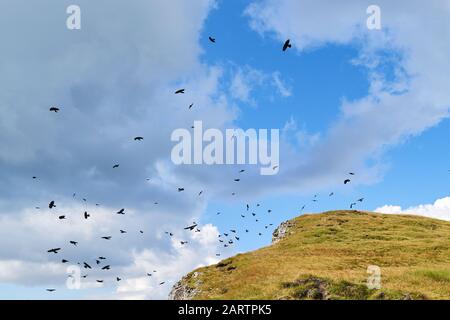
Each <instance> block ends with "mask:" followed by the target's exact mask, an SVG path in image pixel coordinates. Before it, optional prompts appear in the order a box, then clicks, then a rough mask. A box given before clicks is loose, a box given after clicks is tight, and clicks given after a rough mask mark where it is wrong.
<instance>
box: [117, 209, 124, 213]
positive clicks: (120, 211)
mask: <svg viewBox="0 0 450 320" xmlns="http://www.w3.org/2000/svg"><path fill="white" fill-rule="evenodd" d="M117 214H125V209H123V208H122V209H120V210H119V211H117Z"/></svg>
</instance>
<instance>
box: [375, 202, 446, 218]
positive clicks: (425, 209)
mask: <svg viewBox="0 0 450 320" xmlns="http://www.w3.org/2000/svg"><path fill="white" fill-rule="evenodd" d="M375 212H380V213H392V214H414V215H419V216H424V217H430V218H436V219H441V220H447V221H450V197H445V198H441V199H437V200H436V201H435V202H434V203H432V204H420V205H417V206H413V207H409V208H405V209H403V208H402V207H401V206H396V205H384V206H382V207H379V208H377V209H375Z"/></svg>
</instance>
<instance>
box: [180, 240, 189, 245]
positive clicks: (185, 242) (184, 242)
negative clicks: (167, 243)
mask: <svg viewBox="0 0 450 320" xmlns="http://www.w3.org/2000/svg"><path fill="white" fill-rule="evenodd" d="M180 243H181V245H185V244H187V243H188V242H187V241H180Z"/></svg>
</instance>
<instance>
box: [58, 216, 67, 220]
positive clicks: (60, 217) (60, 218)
mask: <svg viewBox="0 0 450 320" xmlns="http://www.w3.org/2000/svg"><path fill="white" fill-rule="evenodd" d="M58 219H59V220H64V219H66V216H59V217H58Z"/></svg>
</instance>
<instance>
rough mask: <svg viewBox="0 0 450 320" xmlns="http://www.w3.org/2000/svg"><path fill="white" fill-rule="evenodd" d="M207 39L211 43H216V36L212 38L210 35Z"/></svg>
mask: <svg viewBox="0 0 450 320" xmlns="http://www.w3.org/2000/svg"><path fill="white" fill-rule="evenodd" d="M208 39H209V41H211V42H212V43H216V38H212V37H208Z"/></svg>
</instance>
